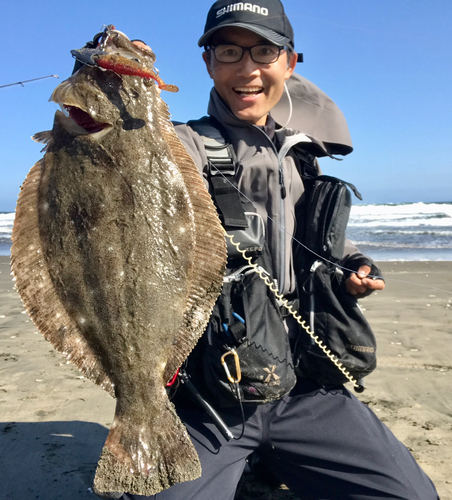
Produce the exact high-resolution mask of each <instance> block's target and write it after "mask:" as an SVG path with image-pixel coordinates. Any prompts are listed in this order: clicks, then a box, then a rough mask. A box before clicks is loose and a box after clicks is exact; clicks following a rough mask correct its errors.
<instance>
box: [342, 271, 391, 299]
mask: <svg viewBox="0 0 452 500" xmlns="http://www.w3.org/2000/svg"><path fill="white" fill-rule="evenodd" d="M370 271H371V269H370V267H369V266H361V267H360V268H359V269H358V272H357V273H353V274H351V275H350V277H349V278H348V279H347V281H346V282H345V287H346V288H347V292H348V293H350V294H351V295H361V294H363V293H366V292H368V291H371V290H383V289H384V287H385V282H384V281H383V280H382V279H374V278H368V277H367V275H368V274H369V273H370Z"/></svg>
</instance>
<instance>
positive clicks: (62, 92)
mask: <svg viewBox="0 0 452 500" xmlns="http://www.w3.org/2000/svg"><path fill="white" fill-rule="evenodd" d="M49 100H50V101H53V102H56V103H57V104H58V105H59V106H60V108H61V111H62V113H63V114H64V118H63V117H62V116H60V120H59V122H60V124H61V125H62V126H63V127H64V128H65V129H66V130H67V131H68V132H70V133H71V134H73V135H76V136H78V135H89V136H91V137H93V138H95V139H100V138H101V137H103V136H104V135H106V134H107V133H108V132H109V131H110V130H111V129H112V128H113V125H112V124H111V123H108V122H105V121H104V120H102V118H101V117H99V118H97V116H96V112H95V111H94V110H87V109H86V107H85V106H83V105H82V104H80V103H79V99H77V96H76V95H75V93H74V86H73V84H72V83H71V82H70V81H69V80H66V81H65V82H63V83H61V84H60V85H58V87H56V89H55V90H54V91H53V93H52V95H51V96H50V99H49ZM84 108H85V109H84Z"/></svg>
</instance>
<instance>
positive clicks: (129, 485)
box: [94, 401, 201, 496]
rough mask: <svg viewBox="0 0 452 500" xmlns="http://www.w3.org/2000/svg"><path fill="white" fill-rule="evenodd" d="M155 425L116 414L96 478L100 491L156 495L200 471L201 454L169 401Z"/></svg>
mask: <svg viewBox="0 0 452 500" xmlns="http://www.w3.org/2000/svg"><path fill="white" fill-rule="evenodd" d="M165 410H166V411H164V412H162V414H161V415H160V416H159V418H158V420H156V421H155V422H154V423H153V424H152V425H149V422H147V423H146V424H145V425H143V424H140V423H139V422H134V423H133V424H131V423H130V419H126V418H121V417H120V416H118V415H117V416H115V420H114V421H113V424H112V426H111V428H110V433H109V435H108V437H107V440H106V442H105V446H104V448H103V450H102V453H101V457H100V460H99V463H98V466H97V470H96V476H95V478H94V489H95V490H96V491H99V492H117V491H120V492H128V493H131V494H135V495H149V496H150V495H155V494H156V493H158V492H160V491H162V490H165V489H168V488H170V487H171V486H172V485H173V484H176V483H182V482H184V481H192V480H194V479H196V478H198V477H200V475H201V464H200V462H199V458H198V454H197V452H196V450H195V448H194V446H193V444H192V442H191V440H190V437H189V435H188V432H187V430H186V428H185V426H184V425H183V423H182V422H181V421H180V419H179V417H178V416H177V414H176V412H175V409H174V406H173V405H172V404H171V403H170V402H169V401H168V404H167V405H166V408H165Z"/></svg>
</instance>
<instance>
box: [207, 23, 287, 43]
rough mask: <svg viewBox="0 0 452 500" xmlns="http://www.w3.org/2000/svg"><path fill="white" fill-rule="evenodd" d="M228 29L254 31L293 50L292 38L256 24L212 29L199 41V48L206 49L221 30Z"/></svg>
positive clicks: (236, 24)
mask: <svg viewBox="0 0 452 500" xmlns="http://www.w3.org/2000/svg"><path fill="white" fill-rule="evenodd" d="M227 27H236V28H243V29H246V30H248V31H252V32H253V33H257V34H258V35H260V36H262V37H263V38H265V39H266V40H268V41H269V42H271V43H274V44H275V45H279V46H281V47H282V46H284V45H290V46H291V47H292V48H293V44H292V41H291V40H290V38H287V37H285V36H282V35H280V34H279V33H276V31H273V30H271V29H270V28H265V27H262V26H256V25H254V24H248V23H225V24H221V25H219V26H215V28H212V29H211V30H209V31H207V32H206V33H204V35H203V36H202V37H201V38H200V39H199V41H198V46H199V47H204V46H205V45H207V44H208V41H209V39H210V38H211V36H212V35H213V34H214V33H215V32H216V31H218V30H220V29H221V28H227Z"/></svg>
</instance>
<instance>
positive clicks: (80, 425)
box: [0, 257, 452, 500]
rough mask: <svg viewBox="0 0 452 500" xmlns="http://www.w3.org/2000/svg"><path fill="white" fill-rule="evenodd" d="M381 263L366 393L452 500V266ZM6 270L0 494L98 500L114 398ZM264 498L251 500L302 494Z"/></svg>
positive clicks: (1, 300) (0, 285) (5, 265)
mask: <svg viewBox="0 0 452 500" xmlns="http://www.w3.org/2000/svg"><path fill="white" fill-rule="evenodd" d="M381 267H382V269H383V271H384V273H385V277H386V283H387V287H386V290H385V291H384V292H378V293H376V294H374V295H373V296H371V297H368V298H366V299H364V300H362V301H361V305H362V307H363V309H364V310H365V314H366V316H367V318H368V319H369V321H370V323H371V325H372V327H373V329H374V332H375V334H376V336H377V339H378V365H379V366H378V368H377V370H376V371H375V372H374V373H373V374H372V375H371V376H369V377H368V378H367V379H366V386H367V390H366V391H365V392H364V393H363V394H361V395H359V398H360V399H361V400H362V401H363V402H364V403H366V404H368V405H369V406H370V407H371V408H372V409H373V410H374V411H375V412H376V413H377V415H378V416H379V417H380V418H381V420H383V421H384V422H385V423H386V424H387V425H388V426H389V428H390V429H391V430H392V431H393V432H394V433H395V434H396V436H397V437H398V438H399V439H400V440H402V441H403V443H404V444H405V445H406V446H407V447H408V448H409V449H410V450H411V451H412V453H413V454H414V456H415V457H416V459H417V460H418V462H419V463H420V465H421V466H422V468H423V469H424V470H425V471H426V472H427V474H428V475H429V476H430V477H431V479H432V480H433V481H434V483H435V485H436V487H437V489H438V492H439V495H440V498H441V499H442V500H452V465H451V464H452V344H451V343H452V262H405V263H401V262H397V263H391V262H385V263H382V264H381ZM0 273H1V274H0V412H1V413H0V415H1V417H0V443H1V450H2V453H1V457H0V468H1V470H2V481H1V488H0V499H5V500H28V499H40V500H43V499H45V500H59V499H65V500H72V499H74V500H75V499H77V500H88V499H91V500H92V499H95V498H96V496H95V495H94V494H93V493H92V492H91V490H90V486H91V481H92V478H93V476H94V471H95V467H96V464H97V460H98V458H99V454H100V451H101V449H102V445H103V442H104V440H105V438H106V436H107V433H108V427H109V425H110V424H111V421H112V418H113V414H114V406H115V403H114V400H113V399H112V398H111V397H110V396H109V395H107V394H106V393H104V392H103V391H102V390H101V389H100V388H99V387H97V386H95V385H94V384H93V383H91V382H90V381H88V380H86V379H85V378H84V377H83V376H81V374H80V373H79V372H78V370H77V369H75V368H73V367H72V366H71V365H70V364H67V362H66V360H65V359H64V358H63V357H62V356H61V355H59V354H58V353H57V352H56V351H55V350H54V349H53V347H52V346H51V345H50V344H49V343H48V342H47V341H45V340H44V338H43V337H42V336H41V335H40V334H39V333H38V332H37V330H36V328H35V327H34V326H33V324H32V322H31V321H30V319H29V318H28V316H27V314H26V313H25V311H24V309H23V306H22V303H21V301H20V298H19V296H18V294H17V293H16V292H15V291H14V289H13V282H12V277H11V275H10V267H9V257H0ZM257 490H258V489H256V491H257ZM249 491H251V492H252V489H251V490H249ZM259 491H261V490H259ZM263 494H264V495H265V493H262V492H260V493H256V496H254V497H253V496H250V495H252V493H250V492H248V493H243V494H242V495H241V500H245V498H246V499H247V500H248V499H252V498H260V499H265V500H270V499H274V500H276V499H283V498H284V499H289V498H295V497H293V495H292V496H291V494H290V493H289V492H287V491H284V490H272V491H270V490H269V491H268V494H267V495H266V496H262V495H263ZM257 495H259V496H257Z"/></svg>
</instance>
